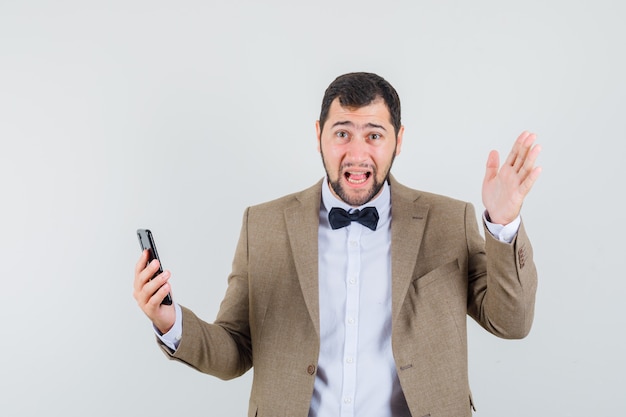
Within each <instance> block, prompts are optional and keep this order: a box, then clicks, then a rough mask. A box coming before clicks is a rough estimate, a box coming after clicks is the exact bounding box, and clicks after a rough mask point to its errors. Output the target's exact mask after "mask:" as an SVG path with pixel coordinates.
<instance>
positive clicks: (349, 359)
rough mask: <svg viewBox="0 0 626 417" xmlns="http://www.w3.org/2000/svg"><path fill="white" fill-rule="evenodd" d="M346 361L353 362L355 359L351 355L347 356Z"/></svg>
mask: <svg viewBox="0 0 626 417" xmlns="http://www.w3.org/2000/svg"><path fill="white" fill-rule="evenodd" d="M346 362H347V363H352V362H354V359H352V358H351V357H349V358H346Z"/></svg>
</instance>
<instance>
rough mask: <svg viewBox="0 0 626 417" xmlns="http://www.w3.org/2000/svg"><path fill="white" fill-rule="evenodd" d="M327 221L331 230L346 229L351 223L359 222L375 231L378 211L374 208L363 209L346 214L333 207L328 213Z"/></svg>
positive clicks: (340, 209) (342, 210)
mask: <svg viewBox="0 0 626 417" xmlns="http://www.w3.org/2000/svg"><path fill="white" fill-rule="evenodd" d="M328 221H329V222H330V227H332V228H333V230H334V229H341V228H342V227H346V226H347V225H349V224H350V223H351V222H359V223H361V224H362V225H363V226H365V227H367V228H369V229H372V230H376V226H377V225H378V210H376V207H365V208H364V209H363V210H354V211H353V212H352V213H348V212H347V211H345V210H344V209H342V208H339V207H333V208H332V209H331V210H330V213H328Z"/></svg>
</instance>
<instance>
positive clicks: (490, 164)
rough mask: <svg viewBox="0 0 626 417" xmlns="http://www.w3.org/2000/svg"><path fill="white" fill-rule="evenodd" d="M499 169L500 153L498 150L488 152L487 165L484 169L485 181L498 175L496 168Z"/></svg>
mask: <svg viewBox="0 0 626 417" xmlns="http://www.w3.org/2000/svg"><path fill="white" fill-rule="evenodd" d="M499 169H500V155H499V154H498V151H491V152H489V157H488V158H487V167H486V170H485V181H489V180H490V179H492V178H494V177H495V176H496V175H498V170H499Z"/></svg>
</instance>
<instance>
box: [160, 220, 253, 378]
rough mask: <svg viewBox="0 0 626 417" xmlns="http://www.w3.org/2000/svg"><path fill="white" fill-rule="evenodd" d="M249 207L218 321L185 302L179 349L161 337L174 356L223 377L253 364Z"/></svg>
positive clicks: (236, 375) (235, 374)
mask: <svg viewBox="0 0 626 417" xmlns="http://www.w3.org/2000/svg"><path fill="white" fill-rule="evenodd" d="M248 211H249V210H246V212H245V214H244V220H243V225H242V228H241V235H240V238H239V243H238V244H237V249H236V252H235V258H234V261H233V269H232V272H231V274H230V276H229V278H228V289H227V290H226V295H225V297H224V300H223V301H222V304H221V306H220V311H219V314H218V317H217V320H216V321H215V323H207V322H205V321H203V320H201V319H200V318H198V317H197V316H196V315H195V314H194V313H193V312H192V311H191V310H189V309H187V308H185V307H182V306H181V308H182V312H183V334H182V338H181V341H180V345H179V346H178V349H176V351H175V352H172V351H171V350H170V349H169V348H167V347H166V346H165V345H163V344H162V343H161V342H160V341H159V344H161V348H162V350H163V352H164V353H165V354H166V355H167V356H168V357H169V358H170V359H174V360H178V361H181V362H184V363H186V364H187V365H189V366H191V367H192V368H194V369H197V370H198V371H201V372H204V373H207V374H210V375H214V376H216V377H218V378H221V379H232V378H235V377H238V376H240V375H243V374H244V373H245V372H246V371H248V370H249V369H250V368H251V367H252V347H251V342H250V326H249V321H248V305H249V303H248V280H247V258H248V243H247V241H248V239H247V233H248V232H247V217H248ZM157 341H158V339H157Z"/></svg>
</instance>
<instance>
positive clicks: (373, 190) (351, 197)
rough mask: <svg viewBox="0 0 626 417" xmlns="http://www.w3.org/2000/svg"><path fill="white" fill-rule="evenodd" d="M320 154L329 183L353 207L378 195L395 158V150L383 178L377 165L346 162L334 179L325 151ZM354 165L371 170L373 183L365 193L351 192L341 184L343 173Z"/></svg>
mask: <svg viewBox="0 0 626 417" xmlns="http://www.w3.org/2000/svg"><path fill="white" fill-rule="evenodd" d="M320 154H321V155H322V163H323V164H324V170H325V171H326V178H328V184H329V185H330V188H331V189H332V190H333V191H334V193H335V194H336V195H337V197H339V198H340V199H341V200H342V201H343V202H345V203H346V204H348V205H350V206H352V207H360V206H362V205H364V204H366V203H368V202H370V201H372V199H374V197H376V196H377V195H378V193H379V192H380V190H381V189H382V188H383V185H385V181H387V180H388V179H389V172H390V171H391V166H392V165H393V160H394V159H395V154H396V153H395V150H394V152H393V154H392V157H391V161H390V162H389V167H388V168H387V171H386V172H385V174H384V176H383V178H382V180H379V179H378V170H377V169H376V167H374V166H371V165H369V164H363V165H354V164H346V165H342V166H341V167H340V169H339V175H338V176H337V178H335V179H333V178H331V176H330V174H329V172H328V167H327V166H326V160H325V159H324V153H323V152H321V150H320ZM354 166H359V167H362V168H369V169H370V170H371V174H370V177H371V179H372V185H371V186H370V188H369V189H367V190H366V189H364V190H362V191H363V193H358V194H356V193H353V194H350V193H349V192H348V191H347V190H345V189H344V187H343V186H342V185H341V175H343V174H342V173H343V172H344V170H345V169H347V168H349V167H354Z"/></svg>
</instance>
